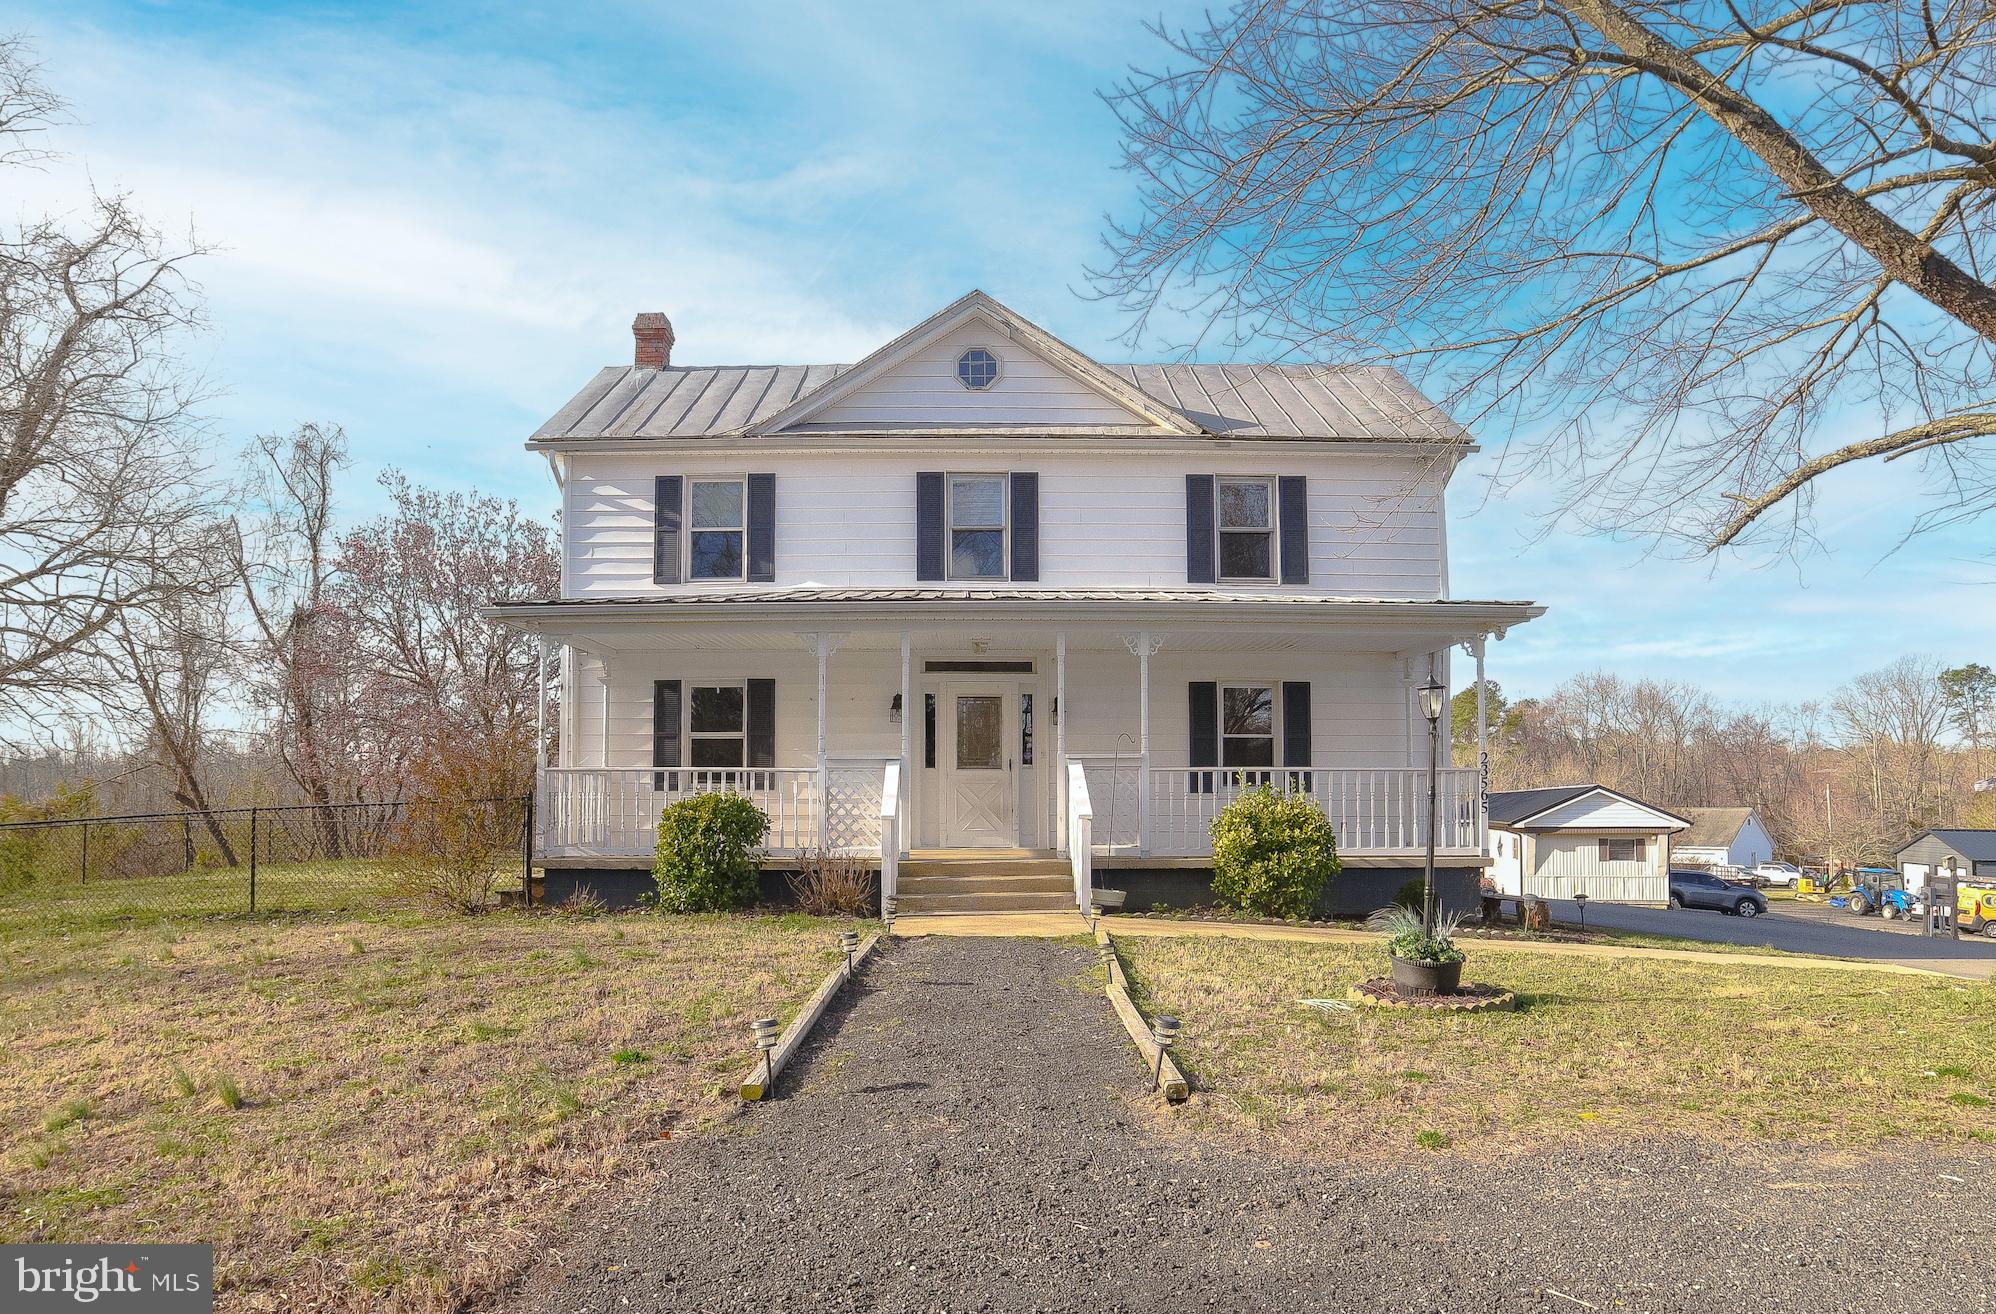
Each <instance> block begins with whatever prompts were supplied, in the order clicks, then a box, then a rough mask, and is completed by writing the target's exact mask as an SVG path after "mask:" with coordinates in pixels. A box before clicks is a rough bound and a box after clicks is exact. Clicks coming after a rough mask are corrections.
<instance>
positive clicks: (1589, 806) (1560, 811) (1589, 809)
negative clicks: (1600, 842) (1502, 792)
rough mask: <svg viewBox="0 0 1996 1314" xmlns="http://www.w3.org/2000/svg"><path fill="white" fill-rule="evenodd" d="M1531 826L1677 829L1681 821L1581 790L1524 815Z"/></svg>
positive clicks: (1545, 827) (1548, 827)
mask: <svg viewBox="0 0 1996 1314" xmlns="http://www.w3.org/2000/svg"><path fill="white" fill-rule="evenodd" d="M1527 824H1529V825H1530V826H1531V828H1532V829H1533V830H1552V829H1569V830H1645V829H1650V830H1653V829H1664V828H1668V829H1679V828H1681V826H1682V824H1683V823H1681V822H1679V821H1677V820H1676V819H1674V818H1672V817H1668V816H1665V815H1664V814H1663V813H1661V812H1657V811H1655V810H1654V809H1651V808H1646V807H1643V806H1642V805H1640V804H1637V803H1630V802H1627V801H1626V800H1623V799H1619V798H1616V797H1615V796H1614V795H1612V794H1599V793H1596V794H1582V795H1581V796H1580V797H1579V798H1576V799H1572V800H1570V801H1568V802H1566V803H1562V804H1560V805H1559V806H1558V807H1556V808H1554V809H1553V810H1552V811H1550V812H1547V813H1545V814H1544V815H1542V816H1537V817H1531V818H1528V819H1527Z"/></svg>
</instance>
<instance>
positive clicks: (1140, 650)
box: [1109, 630, 1163, 853]
mask: <svg viewBox="0 0 1996 1314" xmlns="http://www.w3.org/2000/svg"><path fill="white" fill-rule="evenodd" d="M1123 643H1124V644H1125V646H1127V647H1128V648H1129V649H1130V650H1131V651H1132V652H1134V653H1136V655H1137V852H1139V853H1149V852H1150V659H1151V658H1152V657H1153V656H1154V655H1156V653H1157V650H1158V649H1159V648H1160V647H1162V646H1163V640H1162V639H1158V638H1154V637H1152V635H1151V632H1150V631H1149V630H1141V631H1139V632H1138V633H1137V637H1136V641H1135V642H1131V640H1130V637H1129V636H1128V635H1127V634H1126V635H1124V636H1123ZM1109 842H1110V843H1111V844H1114V843H1115V842H1116V841H1115V837H1114V836H1111V837H1110V839H1109Z"/></svg>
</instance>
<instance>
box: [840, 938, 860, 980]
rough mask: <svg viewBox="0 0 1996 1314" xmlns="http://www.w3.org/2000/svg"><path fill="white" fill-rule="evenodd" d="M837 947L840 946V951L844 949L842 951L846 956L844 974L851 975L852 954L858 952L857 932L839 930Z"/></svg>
mask: <svg viewBox="0 0 1996 1314" xmlns="http://www.w3.org/2000/svg"><path fill="white" fill-rule="evenodd" d="M839 948H840V949H841V950H842V951H844V953H845V956H846V975H847V976H851V975H852V958H853V955H854V954H856V953H858V952H859V932H858V931H840V932H839Z"/></svg>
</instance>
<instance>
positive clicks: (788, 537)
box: [563, 438, 1446, 598]
mask: <svg viewBox="0 0 1996 1314" xmlns="http://www.w3.org/2000/svg"><path fill="white" fill-rule="evenodd" d="M919 441H920V440H919V439H913V438H911V440H910V442H911V446H915V445H918V444H919ZM951 468H955V469H959V470H980V469H981V470H1006V469H1017V470H1032V471H1036V472H1037V473H1038V474H1039V477H1040V578H1039V584H1040V585H1041V586H1042V587H1048V588H1062V587H1066V588H1084V587H1097V588H1160V587H1174V586H1183V585H1184V584H1185V582H1186V581H1185V476H1186V475H1188V474H1212V473H1223V474H1241V475H1261V474H1266V475H1283V474H1289V475H1305V476H1307V477H1308V479H1309V502H1308V506H1309V519H1310V583H1309V585H1308V586H1307V587H1300V586H1299V587H1282V586H1270V591H1272V592H1281V593H1304V594H1309V593H1323V594H1338V595H1347V596H1361V597H1388V598H1433V597H1437V596H1439V595H1440V594H1441V592H1442V590H1443V587H1444V570H1443V557H1444V554H1445V551H1446V547H1445V543H1444V539H1443V532H1442V504H1441V497H1440V494H1439V490H1438V488H1437V487H1436V485H1435V483H1434V477H1433V474H1432V472H1431V471H1426V472H1424V467H1423V466H1422V464H1421V463H1420V462H1419V461H1418V460H1417V459H1415V458H1402V457H1394V456H1390V455H1378V454H1372V453H1354V452H1340V451H1338V450H1336V449H1335V448H1332V449H1329V450H1324V449H1312V450H1310V451H1299V452H1297V453H1295V454H1294V455H1290V454H1285V453H1281V452H1274V453H1264V452H1257V453H1253V454H1249V453H1244V452H1238V451H1220V450H1215V451H1214V452H1213V453H1211V454H1210V455H1208V454H1203V453H1177V452H1174V453H1166V452H1147V453H1145V454H1144V455H1143V456H1142V458H1141V459H1139V460H1131V459H1127V458H1119V457H1117V456H1116V455H1115V454H1113V453H1112V454H1099V453H1090V454H1080V453H1077V454H1074V455H1066V454H1060V453H1051V454H1037V455H1030V456H1027V455H1019V456H1015V457H1012V458H1010V459H1005V460H993V461H989V462H976V461H969V460H966V459H964V458H956V459H954V460H944V459H942V458H939V457H937V456H935V455H932V454H929V455H925V454H922V453H920V452H919V451H911V453H910V454H909V455H907V456H897V455H892V454H889V455H864V456H860V455H853V454H850V453H843V454H842V453H832V452H826V453H802V454H797V453H788V454H782V455H778V454H775V453H771V454H768V455H762V456H756V457H744V456H741V455H739V454H736V455H728V454H716V453H702V452H698V451H687V452H685V453H683V454H681V453H677V452H674V453H668V454H664V455H657V456H643V457H638V456H616V455H610V456H596V455H587V456H576V457H574V458H572V464H571V467H570V473H569V479H568V483H567V487H566V490H565V494H564V503H563V523H564V526H565V533H564V535H563V548H564V554H565V555H564V565H563V569H564V580H563V589H564V593H565V595H566V596H570V597H584V598H586V597H608V596H633V595H636V596H644V595H651V594H657V593H661V592H664V591H665V590H661V589H660V588H659V587H658V586H656V585H654V584H653V583H652V519H653V504H652V499H653V495H652V488H653V480H654V478H655V477H656V476H658V475H661V474H681V475H685V476H688V477H698V476H701V475H739V474H744V473H748V472H749V471H750V470H751V469H753V470H773V471H774V472H775V473H776V507H777V510H776V583H777V585H779V586H799V585H824V586H828V587H841V586H859V587H866V586H872V587H894V586H903V585H909V584H913V583H914V582H915V474H916V472H917V471H920V470H938V469H942V470H947V469H951ZM695 587H697V586H695Z"/></svg>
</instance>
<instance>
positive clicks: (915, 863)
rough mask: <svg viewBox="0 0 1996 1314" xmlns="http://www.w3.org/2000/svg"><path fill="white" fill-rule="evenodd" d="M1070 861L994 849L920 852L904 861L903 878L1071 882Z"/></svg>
mask: <svg viewBox="0 0 1996 1314" xmlns="http://www.w3.org/2000/svg"><path fill="white" fill-rule="evenodd" d="M1073 872H1074V869H1073V867H1071V866H1070V865H1069V864H1068V861H1067V859H1065V858H1057V857H1054V856H1053V855H1051V854H1048V853H1036V852H1034V851H1033V850H1031V849H994V850H992V851H991V852H989V853H983V854H975V853H961V852H959V853H950V854H948V855H942V854H935V853H932V852H928V851H923V850H919V849H918V850H916V851H915V852H913V853H910V854H909V855H908V856H907V857H906V858H904V859H902V861H901V878H902V879H903V880H904V881H905V880H907V879H909V878H910V877H923V876H1020V877H1025V876H1045V877H1059V878H1060V879H1062V880H1071V879H1072V876H1073Z"/></svg>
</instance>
